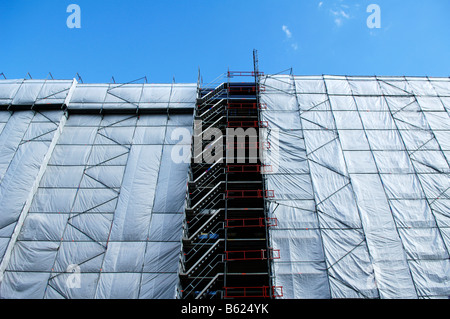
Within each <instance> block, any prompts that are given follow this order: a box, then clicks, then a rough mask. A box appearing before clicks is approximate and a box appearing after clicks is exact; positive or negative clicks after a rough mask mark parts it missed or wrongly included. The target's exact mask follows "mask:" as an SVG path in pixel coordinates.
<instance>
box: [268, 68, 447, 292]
mask: <svg viewBox="0 0 450 319" xmlns="http://www.w3.org/2000/svg"><path fill="white" fill-rule="evenodd" d="M261 85H262V90H261V102H262V103H263V105H265V106H266V107H264V108H263V110H262V111H261V117H262V120H264V121H267V122H268V127H269V128H268V129H267V130H266V133H265V138H266V139H267V141H268V142H269V143H270V149H269V150H267V151H266V152H265V154H264V155H265V158H264V162H265V164H266V165H271V167H272V172H268V173H267V174H266V175H265V179H266V187H267V189H270V190H274V194H275V198H273V199H268V205H269V206H268V207H269V214H270V217H276V218H277V219H278V226H276V227H271V228H270V241H271V243H272V246H273V248H274V249H280V255H281V258H280V259H276V260H274V261H273V271H274V275H275V279H274V280H275V281H274V285H276V286H282V287H283V293H284V297H285V298H447V297H448V296H450V260H449V248H450V237H449V233H450V231H449V225H450V213H449V212H450V205H449V203H450V175H449V173H450V166H449V160H450V157H449V155H450V152H449V150H450V117H449V104H448V102H449V96H450V79H448V78H406V77H341V76H310V77H307V76H292V75H276V76H271V75H268V76H265V77H262V78H261Z"/></svg>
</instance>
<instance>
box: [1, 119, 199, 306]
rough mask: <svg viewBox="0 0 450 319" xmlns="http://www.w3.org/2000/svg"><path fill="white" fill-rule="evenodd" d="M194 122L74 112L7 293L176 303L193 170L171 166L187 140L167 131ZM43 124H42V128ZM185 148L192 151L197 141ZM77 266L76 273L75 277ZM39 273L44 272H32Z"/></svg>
mask: <svg viewBox="0 0 450 319" xmlns="http://www.w3.org/2000/svg"><path fill="white" fill-rule="evenodd" d="M44 115H45V112H44ZM30 120H31V118H30V119H29V120H28V122H30ZM192 120H193V119H192V116H190V115H174V116H173V117H172V116H171V118H170V119H169V118H168V116H167V115H163V116H158V115H155V116H153V115H141V116H139V117H138V116H136V115H134V116H130V115H105V116H99V115H71V116H70V117H69V119H68V121H67V123H66V127H65V129H64V130H63V133H62V135H61V137H60V138H59V140H58V143H57V145H56V146H55V149H54V151H53V154H52V157H51V159H50V161H49V164H48V167H47V169H46V171H45V173H44V175H43V177H42V180H41V183H40V185H39V188H38V190H37V192H36V195H35V196H34V199H33V202H32V204H31V207H30V209H29V213H28V216H27V218H26V219H25V221H24V224H23V227H22V231H21V233H20V234H19V237H18V241H17V243H16V245H15V246H14V249H13V252H12V256H11V261H10V263H9V264H8V267H7V269H6V271H5V277H4V280H3V282H2V283H1V285H0V297H2V298H50V299H56V298H87V299H92V298H125V299H130V298H174V296H175V287H176V285H177V283H178V275H177V271H178V261H179V253H180V236H181V228H182V222H183V209H184V200H185V192H186V179H187V173H188V165H189V164H187V163H180V164H177V163H175V162H174V161H173V160H172V157H171V156H172V149H173V148H174V147H175V146H176V145H175V144H177V143H179V142H180V140H177V138H176V136H175V138H174V139H172V138H170V137H167V136H166V135H167V134H169V132H172V130H173V129H175V128H176V127H178V126H179V125H183V127H182V128H184V129H185V131H186V132H188V133H189V132H191V131H192ZM19 122H23V121H19ZM39 124H40V123H39ZM18 127H19V128H20V126H18ZM29 127H30V128H31V127H33V126H32V125H29ZM45 127H46V126H45V125H43V126H39V125H36V132H40V133H42V130H43V129H44V128H45ZM22 135H26V134H25V131H24V132H23V133H22ZM175 135H176V134H175ZM19 142H20V141H19ZM35 143H37V142H35ZM39 143H44V142H39ZM185 143H186V146H187V147H188V148H190V144H189V143H190V140H188V141H186V142H185ZM23 145H26V144H23ZM36 145H37V144H36ZM21 147H22V146H21ZM14 156H15V157H16V156H17V154H16V155H14ZM36 156H39V153H38V152H36ZM15 157H14V158H15ZM30 158H33V156H31V157H30ZM16 176H19V175H17V174H16ZM19 177H21V176H19ZM1 186H2V185H0V187H1ZM12 229H13V228H12ZM7 230H9V228H8V229H6V228H5V231H7ZM74 266H76V267H78V268H76V269H77V271H76V272H72V271H70V269H71V267H74ZM36 272H38V273H39V274H45V276H44V275H40V276H35V277H32V276H27V275H26V274H28V273H30V274H33V273H36ZM75 279H76V280H75ZM22 280H24V281H26V282H22ZM74 285H75V286H74Z"/></svg>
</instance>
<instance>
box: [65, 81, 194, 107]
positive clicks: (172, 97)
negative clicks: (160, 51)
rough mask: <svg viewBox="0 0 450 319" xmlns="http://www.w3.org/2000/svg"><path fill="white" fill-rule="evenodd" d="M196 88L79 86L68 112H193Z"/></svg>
mask: <svg viewBox="0 0 450 319" xmlns="http://www.w3.org/2000/svg"><path fill="white" fill-rule="evenodd" d="M196 94H197V87H196V85H195V84H147V83H142V84H137V83H130V84H78V85H77V87H76V88H75V90H74V94H73V96H72V98H71V103H70V108H71V109H84V108H90V109H104V110H108V109H142V110H145V109H161V108H162V109H164V108H192V109H193V108H194V107H195V99H196Z"/></svg>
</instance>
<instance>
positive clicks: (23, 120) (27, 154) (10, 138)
mask: <svg viewBox="0 0 450 319" xmlns="http://www.w3.org/2000/svg"><path fill="white" fill-rule="evenodd" d="M34 115H35V112H31V111H25V112H16V113H13V115H12V116H11V117H10V118H9V120H8V123H7V125H6V126H5V128H4V129H3V131H2V133H1V135H0V147H1V152H0V153H1V154H2V155H1V156H0V160H1V166H0V169H1V171H0V205H1V207H2V209H1V214H0V260H2V259H3V256H4V253H5V251H6V248H7V244H8V242H9V238H10V237H11V235H12V234H13V231H14V228H15V225H16V222H17V220H18V219H19V216H20V214H21V212H22V208H23V206H24V205H25V202H26V200H27V198H28V196H29V195H30V192H31V190H32V186H33V184H34V182H35V180H36V178H37V175H38V172H39V169H40V167H41V164H42V160H43V158H44V156H45V155H46V154H47V151H48V149H49V146H50V141H47V140H40V139H39V137H41V136H43V135H47V133H48V136H49V137H48V138H49V139H50V140H51V139H52V136H53V134H54V132H55V130H56V128H57V126H58V124H56V123H52V122H50V121H47V122H46V123H42V124H43V127H40V126H37V125H32V124H31V123H30V122H31V120H32V118H33V117H34ZM60 116H62V112H61V113H60Z"/></svg>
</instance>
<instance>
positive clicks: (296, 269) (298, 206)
mask: <svg viewBox="0 0 450 319" xmlns="http://www.w3.org/2000/svg"><path fill="white" fill-rule="evenodd" d="M290 81H291V79H290V77H288V76H282V77H280V80H279V81H278V80H277V79H276V78H271V77H267V78H264V79H263V81H262V85H263V87H265V91H264V94H262V95H261V103H263V104H264V105H266V106H267V108H266V109H265V110H264V111H262V112H261V117H262V120H265V121H267V122H268V125H269V127H270V128H271V129H269V130H267V131H264V132H263V134H264V137H265V138H266V140H267V142H268V143H270V148H269V149H268V150H267V151H265V152H264V164H265V165H270V167H271V169H270V171H271V172H270V173H268V174H266V175H265V179H266V188H267V189H270V190H274V195H275V198H273V199H272V200H271V201H270V203H269V214H270V216H271V217H275V218H277V219H278V221H279V223H278V226H277V227H273V228H271V232H270V240H271V246H272V247H273V248H274V249H279V250H280V251H281V252H282V254H281V258H280V259H276V260H274V261H273V266H272V267H273V271H274V273H275V277H274V285H275V286H282V287H283V294H284V296H285V298H329V297H330V289H329V280H328V276H327V269H326V268H327V267H326V263H325V257H324V250H323V244H322V238H321V236H320V232H319V231H318V228H319V222H318V219H317V212H316V207H315V202H314V194H313V185H312V183H311V177H310V175H309V166H308V162H307V154H306V148H305V142H304V137H303V133H302V131H301V128H302V127H301V123H300V113H299V110H298V105H297V103H296V98H295V94H294V92H295V89H294V87H293V86H292V85H291V82H290ZM283 92H286V93H283Z"/></svg>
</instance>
